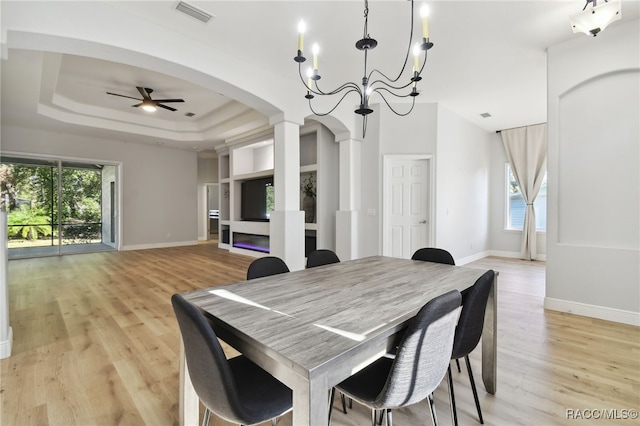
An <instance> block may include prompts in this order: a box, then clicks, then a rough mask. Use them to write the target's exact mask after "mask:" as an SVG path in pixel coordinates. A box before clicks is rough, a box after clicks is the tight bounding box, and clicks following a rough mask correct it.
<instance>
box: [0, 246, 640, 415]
mask: <svg viewBox="0 0 640 426" xmlns="http://www.w3.org/2000/svg"><path fill="white" fill-rule="evenodd" d="M251 260H252V259H251V258H248V257H244V256H238V255H232V254H228V253H227V252H226V251H222V250H218V249H217V248H216V247H215V246H214V245H211V244H203V245H198V246H192V247H179V248H168V249H155V250H143V251H128V252H105V253H92V254H82V255H74V256H65V257H50V258H39V259H23V260H14V261H11V262H9V292H10V312H11V325H12V326H13V333H14V346H13V355H12V356H11V357H10V358H7V359H5V360H2V361H0V369H1V388H0V399H1V405H2V410H1V412H0V415H1V417H0V424H2V425H7V426H9V425H17V426H22V425H65V426H66V425H94V424H95V425H98V424H100V425H116V424H124V425H143V424H146V425H170V424H176V423H177V421H178V420H177V417H178V353H179V347H178V345H179V336H178V327H177V324H176V321H175V318H174V315H173V311H172V309H171V305H170V300H169V299H170V296H171V294H173V293H176V292H184V291H188V290H192V289H197V288H203V287H210V286H216V285H222V284H226V283H231V282H235V281H239V280H242V279H244V276H245V273H246V268H247V266H248V265H249V263H250V262H251ZM472 266H478V267H483V268H492V269H495V270H497V271H499V272H500V276H499V291H498V297H499V308H498V315H499V317H498V367H499V368H498V392H497V394H496V395H495V396H492V395H489V394H487V393H486V392H485V391H484V388H482V384H481V383H479V394H480V400H481V404H482V409H483V411H484V417H485V424H488V425H563V424H567V425H570V424H578V423H580V422H581V421H579V420H571V419H567V418H566V417H567V409H572V410H593V409H607V410H608V409H613V410H618V411H617V412H615V411H613V412H611V413H613V414H615V415H617V416H618V417H624V416H625V413H626V412H625V411H623V410H631V409H633V410H638V409H639V408H640V396H639V395H640V328H638V327H631V326H625V325H620V324H615V323H610V322H606V321H599V320H594V319H589V318H585V317H579V316H573V315H568V314H561V313H557V312H551V311H544V310H543V308H542V302H543V294H544V279H545V274H544V263H540V262H527V261H519V260H509V259H498V258H486V259H482V260H480V261H477V262H474V264H472ZM471 359H472V365H473V367H474V370H475V372H476V380H477V381H478V382H480V353H479V350H476V351H475V352H474V353H473V354H472V355H471ZM454 376H455V379H454V380H455V385H456V396H457V401H458V416H459V421H460V424H461V425H477V424H478V422H477V420H476V414H475V407H474V405H473V398H472V396H471V391H470V389H469V385H468V379H467V376H466V374H465V373H464V370H463V373H462V374H458V373H454ZM435 396H436V407H437V409H438V416H439V419H440V423H441V424H443V425H446V424H450V421H451V416H450V414H449V402H448V396H447V388H446V384H445V383H443V384H441V386H440V387H439V388H438V390H437V391H436V393H435ZM580 413H582V414H583V415H590V414H591V413H592V412H590V411H582V412H578V414H580ZM636 413H637V412H636ZM368 419H369V414H368V412H367V410H365V409H364V408H362V407H359V406H357V405H354V409H353V410H351V411H349V413H348V414H347V415H344V414H342V413H341V412H340V411H339V410H337V411H335V415H334V418H333V422H332V424H335V425H349V426H351V425H367V424H369V420H368ZM584 422H585V421H582V423H584ZM394 423H395V424H396V425H398V426H402V425H411V426H413V425H422V424H430V420H429V415H428V407H427V404H426V403H425V402H422V403H420V404H416V405H414V406H412V407H410V408H408V409H403V410H397V412H394ZM588 423H589V424H594V425H595V424H598V425H602V424H612V425H623V424H634V425H638V424H640V423H639V421H638V420H637V419H635V420H629V419H627V420H624V419H620V420H603V419H600V420H597V421H594V420H592V421H590V422H588ZM211 424H212V425H214V424H215V425H223V424H226V423H224V422H221V421H220V420H218V419H213V420H212V422H211ZM279 424H281V425H284V426H288V425H291V417H290V415H289V416H285V417H284V418H282V419H281V420H280V422H279Z"/></svg>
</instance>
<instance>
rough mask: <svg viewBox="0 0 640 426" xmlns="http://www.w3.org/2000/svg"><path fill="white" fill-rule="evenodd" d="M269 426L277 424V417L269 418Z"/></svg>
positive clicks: (276, 425)
mask: <svg viewBox="0 0 640 426" xmlns="http://www.w3.org/2000/svg"><path fill="white" fill-rule="evenodd" d="M271 426H278V418H277V417H274V418H272V419H271Z"/></svg>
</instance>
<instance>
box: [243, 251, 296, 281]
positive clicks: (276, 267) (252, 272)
mask: <svg viewBox="0 0 640 426" xmlns="http://www.w3.org/2000/svg"><path fill="white" fill-rule="evenodd" d="M285 272H289V267H288V266H287V264H286V263H284V260H282V259H280V258H279V257H275V256H266V257H260V258H258V259H256V260H254V261H253V262H251V264H250V265H249V269H247V279H248V280H252V279H254V278H262V277H268V276H270V275H277V274H284V273H285Z"/></svg>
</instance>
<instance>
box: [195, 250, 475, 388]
mask: <svg viewBox="0 0 640 426" xmlns="http://www.w3.org/2000/svg"><path fill="white" fill-rule="evenodd" d="M484 272H485V271H484V270H481V269H475V268H468V267H461V266H451V265H443V264H438V263H431V262H422V261H414V260H407V259H397V258H391V257H384V256H373V257H367V258H363V259H358V260H352V261H346V262H341V263H336V264H332V265H326V266H321V267H316V268H311V269H305V270H301V271H295V272H289V273H286V274H280V275H274V276H270V277H264V278H258V279H254V280H250V281H243V282H239V283H236V284H230V285H227V286H222V287H215V288H208V289H201V290H197V291H193V292H189V293H186V294H185V297H186V299H187V300H189V301H191V302H192V303H194V304H196V305H197V306H199V307H200V308H201V309H203V310H204V311H205V314H206V315H207V316H208V317H209V318H210V319H211V321H212V322H213V324H214V328H215V329H216V332H217V333H218V335H219V336H220V337H221V338H223V340H226V339H224V337H223V335H224V332H225V331H229V332H230V333H232V334H233V336H234V338H237V339H240V340H241V341H242V342H244V343H246V344H249V345H251V346H252V347H256V348H259V350H260V351H261V352H264V353H265V354H266V355H267V356H269V357H272V358H273V359H274V360H275V361H277V362H278V363H280V364H282V365H286V366H287V368H291V369H293V370H294V371H296V372H297V373H298V374H301V375H302V376H303V377H307V378H309V377H312V376H313V375H314V374H315V373H318V374H320V373H323V372H325V373H326V371H323V370H326V369H328V368H331V365H332V363H331V361H332V360H334V359H335V358H337V357H340V356H344V355H345V354H348V353H349V351H351V350H354V349H355V348H357V346H358V345H361V344H364V342H366V341H368V340H370V339H374V338H385V339H386V338H388V336H389V335H391V334H394V333H396V332H397V331H399V330H400V329H401V328H403V327H404V325H405V322H406V321H408V320H409V319H411V318H412V317H413V316H415V314H416V313H417V311H418V310H419V309H420V308H421V307H422V306H423V305H424V304H425V303H427V302H428V301H429V300H431V299H433V298H434V297H436V296H438V295H440V294H442V293H445V292H447V291H449V290H452V289H457V290H464V289H465V288H468V287H470V286H471V285H473V284H474V283H475V281H476V280H477V279H478V278H479V277H480V276H481V275H482V274H483V273H484ZM228 343H229V344H231V345H232V346H234V345H233V342H228Z"/></svg>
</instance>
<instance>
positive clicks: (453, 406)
mask: <svg viewBox="0 0 640 426" xmlns="http://www.w3.org/2000/svg"><path fill="white" fill-rule="evenodd" d="M447 376H448V377H449V381H448V382H447V384H448V385H449V402H450V404H451V418H452V419H453V424H454V425H455V426H458V412H457V410H456V395H455V393H454V391H453V377H451V365H449V368H447Z"/></svg>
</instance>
